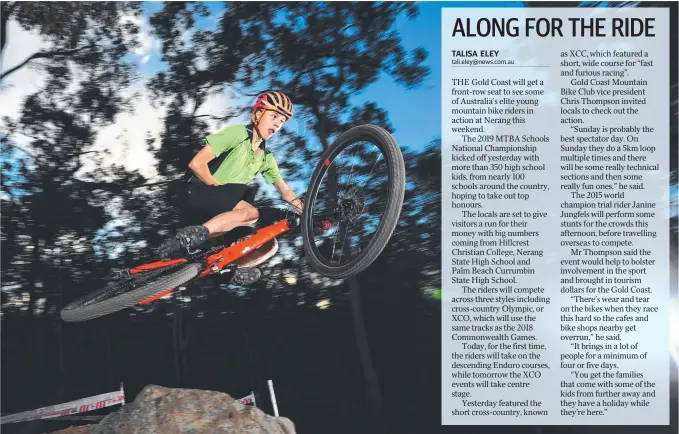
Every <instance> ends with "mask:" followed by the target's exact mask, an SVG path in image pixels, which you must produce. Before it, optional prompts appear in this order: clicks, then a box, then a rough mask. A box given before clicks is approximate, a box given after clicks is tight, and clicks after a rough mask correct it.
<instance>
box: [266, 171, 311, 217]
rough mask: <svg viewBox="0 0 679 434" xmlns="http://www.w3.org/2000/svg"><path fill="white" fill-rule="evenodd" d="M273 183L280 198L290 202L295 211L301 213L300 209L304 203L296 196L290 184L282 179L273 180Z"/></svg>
mask: <svg viewBox="0 0 679 434" xmlns="http://www.w3.org/2000/svg"><path fill="white" fill-rule="evenodd" d="M273 185H274V187H276V190H278V193H279V194H280V195H281V198H282V199H283V200H284V201H286V202H288V203H289V204H291V205H292V206H293V207H294V208H295V211H297V212H298V213H299V214H301V213H302V210H303V209H304V204H303V203H302V201H301V200H300V199H299V198H298V197H297V195H296V194H295V192H294V191H292V189H291V188H290V186H289V185H288V184H287V183H286V182H285V181H284V180H282V179H281V180H279V181H276V182H274V184H273Z"/></svg>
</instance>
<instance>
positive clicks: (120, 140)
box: [0, 2, 522, 181]
mask: <svg viewBox="0 0 679 434" xmlns="http://www.w3.org/2000/svg"><path fill="white" fill-rule="evenodd" d="M206 4H207V6H208V8H209V9H210V10H211V12H213V15H212V16H210V17H207V18H199V19H198V21H197V27H200V28H204V29H209V28H214V26H215V25H216V23H217V17H218V14H219V12H221V10H222V8H223V5H222V2H207V3H206ZM471 4H474V6H476V7H478V6H481V5H483V6H498V5H502V6H505V7H507V6H512V5H514V6H521V5H522V3H502V2H493V3H478V2H458V3H448V2H422V3H420V14H419V15H418V17H416V18H415V19H414V20H408V19H407V18H405V17H404V16H403V17H401V18H400V19H399V20H398V21H397V24H396V27H397V29H398V31H399V32H400V34H401V37H402V42H403V45H404V47H405V48H406V49H407V50H412V49H414V48H416V47H419V46H421V47H423V48H424V49H425V50H426V51H427V52H428V54H429V55H428V58H427V60H426V64H427V65H428V66H429V68H430V70H431V75H430V77H429V78H428V79H427V80H426V81H425V82H424V83H422V84H421V85H419V86H418V87H416V88H414V89H410V90H408V89H406V88H405V87H403V86H400V85H397V84H396V83H394V81H393V80H392V79H391V77H389V76H387V75H386V74H383V75H382V76H381V77H380V78H379V80H378V81H377V82H376V83H374V84H373V85H371V86H370V87H369V88H368V89H367V90H366V91H364V92H363V93H361V94H357V95H355V96H354V97H353V101H352V102H353V103H355V104H357V105H358V104H363V103H364V102H366V101H375V102H377V103H378V105H379V106H381V107H382V108H383V109H385V110H386V111H387V113H388V115H389V119H390V120H391V123H392V126H393V127H394V129H395V133H394V136H395V138H396V140H397V142H398V143H399V144H400V145H401V146H402V147H404V148H411V149H421V148H423V147H424V146H426V145H428V144H429V143H430V142H431V141H432V140H434V139H436V138H438V137H440V135H441V96H440V88H441V83H440V82H441V75H440V58H441V53H440V50H441V34H440V21H441V8H442V7H449V6H453V7H466V6H469V5H471ZM161 7H162V3H161V2H145V3H144V11H143V14H142V17H141V19H139V18H136V17H126V18H125V19H124V20H132V21H135V22H137V23H138V24H139V25H140V26H141V34H140V40H141V45H140V47H139V48H138V49H137V50H135V52H134V53H131V54H130V59H131V60H132V61H134V62H135V63H136V64H137V66H138V71H139V73H140V74H141V76H142V80H141V81H138V82H136V83H135V84H134V85H133V86H131V87H130V89H128V93H129V94H130V95H132V94H133V93H135V92H136V93H137V94H138V98H137V99H136V100H135V104H134V109H133V110H132V111H131V112H128V113H123V114H121V115H119V116H118V117H117V119H116V122H115V123H113V124H112V125H109V126H106V127H104V128H102V129H101V130H99V131H98V135H97V139H96V141H95V147H96V148H98V149H100V148H107V149H109V150H110V151H111V157H110V159H109V160H108V163H110V164H113V163H115V164H122V165H123V166H124V167H125V168H126V169H127V170H129V171H131V172H134V171H137V172H139V173H140V174H142V175H143V176H145V177H146V178H148V179H150V180H152V181H153V180H159V179H158V178H157V171H156V168H155V161H154V159H153V157H152V155H151V154H150V153H149V152H148V151H147V149H146V144H145V139H146V132H147V131H149V132H150V134H151V136H152V137H154V138H155V139H156V140H157V146H158V144H159V143H160V134H161V132H162V119H163V116H164V110H163V109H162V108H161V107H154V106H153V104H152V98H150V96H149V95H148V93H147V91H146V89H145V86H144V84H145V80H148V79H149V78H151V77H152V76H153V75H154V74H155V73H156V72H158V71H159V70H160V69H161V68H162V67H163V63H162V62H161V51H160V49H161V44H160V41H159V40H158V39H157V38H156V37H155V36H153V35H152V34H151V27H150V25H149V17H151V16H152V15H153V14H154V13H155V12H157V11H159V10H160V8H161ZM184 36H188V35H184ZM46 47H48V43H47V42H45V41H44V40H42V39H41V38H40V37H39V35H37V34H34V33H29V32H26V31H24V30H23V29H20V28H19V27H18V26H17V25H16V23H14V22H12V21H10V23H9V26H8V45H7V50H6V54H5V55H4V56H3V59H2V64H1V65H2V69H6V68H9V67H11V66H13V65H16V64H17V63H19V62H21V61H22V60H23V59H25V57H26V56H28V55H29V54H30V53H33V52H35V51H38V50H40V49H42V48H46ZM43 84H44V77H43V73H42V72H41V71H40V70H39V69H38V68H30V67H24V68H23V69H21V70H19V71H18V72H16V73H14V74H13V75H11V76H10V77H9V78H8V79H7V80H5V82H4V83H2V87H3V89H2V94H3V104H1V105H0V118H1V117H2V116H9V117H11V118H16V117H17V116H18V114H19V109H20V107H21V105H22V100H23V98H24V97H25V96H27V95H29V94H31V93H33V92H35V91H36V90H38V89H40V88H41V87H42V86H43ZM76 86H77V85H76ZM385 95H386V96H388V97H387V98H385ZM229 103H230V101H229V99H228V97H227V96H226V95H225V94H220V95H215V96H213V97H211V98H209V99H208V100H207V101H206V102H205V104H204V105H203V106H202V108H201V109H200V110H199V112H198V113H197V114H215V113H219V112H221V111H223V110H224V108H226V107H228V105H229ZM413 107H417V109H416V110H413ZM212 126H213V128H214V129H218V128H220V127H223V126H225V125H217V124H214V125H212ZM13 140H15V141H16V142H17V144H19V145H20V146H21V145H26V146H27V145H28V144H29V143H30V140H29V139H28V138H22V137H21V136H18V137H17V136H14V137H13ZM13 156H14V155H12V156H9V157H8V156H7V155H5V156H3V158H12V157H13ZM17 156H18V155H17ZM95 169H96V167H95V165H94V163H92V162H87V161H86V162H85V164H84V167H83V169H82V170H81V171H80V172H79V173H78V174H77V176H79V177H80V176H87V173H88V172H91V171H93V170H95Z"/></svg>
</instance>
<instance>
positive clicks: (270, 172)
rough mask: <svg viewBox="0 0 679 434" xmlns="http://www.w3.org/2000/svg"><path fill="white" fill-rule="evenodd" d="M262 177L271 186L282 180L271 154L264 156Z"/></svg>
mask: <svg viewBox="0 0 679 434" xmlns="http://www.w3.org/2000/svg"><path fill="white" fill-rule="evenodd" d="M262 176H263V177H264V181H266V183H267V184H273V183H276V182H278V181H280V180H281V179H283V177H282V176H281V173H280V171H279V170H278V164H277V163H276V159H275V158H274V156H273V154H266V159H265V160H264V167H262Z"/></svg>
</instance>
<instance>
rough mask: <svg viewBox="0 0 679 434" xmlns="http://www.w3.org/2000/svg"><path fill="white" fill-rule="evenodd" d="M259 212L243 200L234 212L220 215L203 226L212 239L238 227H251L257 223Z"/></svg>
mask: <svg viewBox="0 0 679 434" xmlns="http://www.w3.org/2000/svg"><path fill="white" fill-rule="evenodd" d="M258 218H259V212H258V211H257V208H255V207H254V206H252V205H250V204H249V203H247V202H245V201H243V200H241V201H240V202H238V204H237V205H236V206H235V207H234V208H233V210H232V211H227V212H225V213H222V214H219V215H218V216H216V217H213V218H212V219H210V220H209V221H207V222H206V223H204V224H203V226H205V227H206V228H207V229H208V231H210V237H211V238H214V237H218V236H220V235H223V234H224V233H226V232H229V231H230V230H232V229H233V228H236V227H238V226H250V225H252V224H254V223H255V222H257V219H258Z"/></svg>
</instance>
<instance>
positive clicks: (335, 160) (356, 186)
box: [302, 125, 405, 278]
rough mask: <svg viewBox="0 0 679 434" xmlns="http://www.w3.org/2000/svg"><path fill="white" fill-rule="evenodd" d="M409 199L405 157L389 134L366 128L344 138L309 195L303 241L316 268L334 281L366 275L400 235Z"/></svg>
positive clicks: (323, 160)
mask: <svg viewBox="0 0 679 434" xmlns="http://www.w3.org/2000/svg"><path fill="white" fill-rule="evenodd" d="M404 194H405V163H404V161H403V154H402V153H401V150H400V148H399V146H398V144H397V143H396V140H395V139H394V138H393V136H392V135H391V134H389V132H387V131H386V130H384V129H383V128H380V127H378V126H375V125H361V126H357V127H354V128H352V129H350V130H348V131H346V132H345V133H343V134H341V135H340V136H339V137H338V138H337V140H336V141H335V143H333V145H332V146H330V147H329V148H328V149H326V150H325V152H323V155H322V156H321V160H320V163H319V164H318V166H317V167H316V169H315V170H314V172H313V174H312V176H311V181H310V183H309V189H308V191H307V194H306V195H305V197H306V200H305V204H304V212H303V216H302V238H303V240H304V251H305V254H306V256H307V259H308V260H309V262H310V263H311V265H312V266H313V267H314V268H315V269H316V270H317V271H318V272H319V273H321V274H323V275H325V276H328V277H333V278H345V277H348V276H351V275H355V274H357V273H360V272H361V271H363V270H365V269H366V268H367V267H368V266H370V264H372V263H373V262H374V261H375V259H377V257H378V256H379V255H380V253H382V251H383V250H384V248H385V246H386V245H387V243H388V242H389V239H390V238H391V236H392V234H393V232H394V230H395V229H396V225H397V224H398V220H399V217H400V213H401V208H402V206H403V198H404ZM319 228H321V230H320V231H319Z"/></svg>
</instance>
